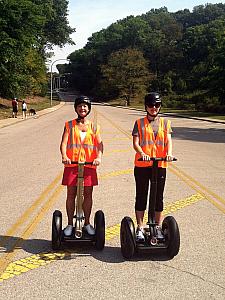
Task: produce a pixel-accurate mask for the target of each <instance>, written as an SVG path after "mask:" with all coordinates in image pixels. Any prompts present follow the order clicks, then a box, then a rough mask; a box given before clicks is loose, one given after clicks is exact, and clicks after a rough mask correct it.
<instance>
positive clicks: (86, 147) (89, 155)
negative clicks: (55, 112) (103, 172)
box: [65, 120, 97, 168]
mask: <svg viewBox="0 0 225 300" xmlns="http://www.w3.org/2000/svg"><path fill="white" fill-rule="evenodd" d="M76 124H77V122H76V120H72V121H68V122H66V124H65V126H66V129H67V130H68V141H67V148H66V153H67V156H68V157H69V158H70V159H71V160H72V161H78V160H79V158H80V157H81V155H82V156H84V157H85V161H86V162H92V161H93V160H94V159H95V158H96V157H97V140H96V130H94V126H93V123H92V122H91V121H90V122H89V125H88V129H87V133H86V136H85V139H84V141H83V142H81V139H80V132H79V128H78V126H77V125H76ZM68 166H69V167H73V166H74V165H72V164H71V165H67V167H68ZM87 167H92V168H96V167H95V166H92V165H87Z"/></svg>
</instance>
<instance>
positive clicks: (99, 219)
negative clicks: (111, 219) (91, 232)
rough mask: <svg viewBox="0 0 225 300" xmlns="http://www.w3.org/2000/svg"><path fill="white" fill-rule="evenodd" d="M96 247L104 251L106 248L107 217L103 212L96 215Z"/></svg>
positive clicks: (99, 211)
mask: <svg viewBox="0 0 225 300" xmlns="http://www.w3.org/2000/svg"><path fill="white" fill-rule="evenodd" d="M94 223H95V247H96V249H97V250H102V249H103V248H104V246H105V216H104V213H103V211H101V210H98V211H97V212H96V213H95V220H94Z"/></svg>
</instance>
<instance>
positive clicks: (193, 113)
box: [108, 100, 225, 120]
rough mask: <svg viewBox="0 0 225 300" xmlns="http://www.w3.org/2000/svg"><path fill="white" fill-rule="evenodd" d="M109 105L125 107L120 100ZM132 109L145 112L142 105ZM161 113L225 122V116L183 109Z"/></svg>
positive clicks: (134, 105)
mask: <svg viewBox="0 0 225 300" xmlns="http://www.w3.org/2000/svg"><path fill="white" fill-rule="evenodd" d="M108 103H109V104H110V105H112V106H118V105H119V106H123V103H122V101H120V100H113V101H110V102H108ZM130 107H131V108H137V109H143V110H144V107H143V104H142V103H135V104H133V103H131V105H130ZM161 112H162V113H171V114H177V115H181V116H187V117H202V118H209V119H217V120H225V115H220V114H214V113H206V112H200V111H195V110H183V109H172V108H163V107H162V109H161Z"/></svg>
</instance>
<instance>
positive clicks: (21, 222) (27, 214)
mask: <svg viewBox="0 0 225 300" xmlns="http://www.w3.org/2000/svg"><path fill="white" fill-rule="evenodd" d="M61 177H62V172H61V173H60V174H59V175H58V176H57V177H56V178H55V179H54V180H53V181H52V182H51V183H50V184H49V185H48V186H47V188H46V189H45V190H44V191H43V192H42V193H41V195H40V196H39V197H38V198H37V199H36V201H35V202H34V203H33V204H32V205H31V206H30V207H29V208H28V209H27V210H26V211H25V212H24V213H23V214H22V216H20V218H19V219H18V220H17V222H16V223H15V224H13V226H12V227H11V228H10V229H9V230H8V231H7V232H6V233H5V236H4V237H3V238H2V239H1V240H0V247H2V246H3V245H4V244H5V243H6V242H7V240H8V239H10V237H11V236H14V235H15V234H16V233H17V231H18V230H19V228H20V227H22V225H24V224H25V222H26V221H27V220H28V219H29V218H30V217H31V214H32V213H33V212H34V211H35V210H36V209H37V207H38V206H39V205H41V203H42V202H43V201H44V200H45V197H47V195H48V194H49V193H50V192H51V191H52V190H53V188H54V187H55V186H56V185H57V183H58V182H59V180H60V179H61Z"/></svg>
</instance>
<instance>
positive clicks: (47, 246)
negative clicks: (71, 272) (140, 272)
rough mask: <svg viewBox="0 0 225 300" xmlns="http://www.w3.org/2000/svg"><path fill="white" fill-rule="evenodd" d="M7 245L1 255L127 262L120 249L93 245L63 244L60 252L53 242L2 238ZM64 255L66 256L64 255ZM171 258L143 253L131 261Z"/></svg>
mask: <svg viewBox="0 0 225 300" xmlns="http://www.w3.org/2000/svg"><path fill="white" fill-rule="evenodd" d="M4 241H5V245H4V246H1V247H0V254H6V253H12V252H14V251H15V250H18V249H19V250H24V251H25V252H27V253H30V254H32V255H34V254H36V255H38V256H39V258H40V259H44V260H48V259H49V260H53V259H52V257H49V258H48V254H50V253H54V254H57V253H59V254H61V255H59V256H57V255H55V259H54V260H71V259H76V258H77V257H81V256H92V257H94V258H95V259H96V260H99V261H102V262H105V263H123V262H125V261H126V260H125V259H124V258H123V256H122V254H121V251H120V247H113V246H105V248H104V249H103V250H102V251H98V250H96V249H95V247H94V245H93V244H91V243H90V244H87V243H83V244H82V243H77V242H75V243H70V245H69V246H68V245H67V244H63V245H62V248H61V249H60V251H53V250H52V249H51V241H50V240H44V239H28V240H24V239H21V238H19V237H11V236H0V245H3V244H4ZM62 254H64V255H62ZM168 260H169V258H168V257H167V256H166V253H165V252H163V251H158V252H153V251H151V252H150V251H148V252H145V253H144V252H142V253H137V254H136V255H134V257H133V258H132V259H131V260H129V261H133V262H135V261H168Z"/></svg>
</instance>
